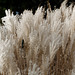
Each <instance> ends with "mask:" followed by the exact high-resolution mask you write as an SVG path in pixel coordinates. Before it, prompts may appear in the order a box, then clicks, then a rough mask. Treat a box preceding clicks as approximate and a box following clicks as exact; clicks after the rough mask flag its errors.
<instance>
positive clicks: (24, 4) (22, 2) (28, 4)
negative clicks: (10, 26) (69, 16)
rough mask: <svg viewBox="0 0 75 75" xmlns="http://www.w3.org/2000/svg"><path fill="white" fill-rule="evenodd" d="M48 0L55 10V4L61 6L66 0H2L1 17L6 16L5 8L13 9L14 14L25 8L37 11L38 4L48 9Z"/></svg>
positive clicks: (70, 1)
mask: <svg viewBox="0 0 75 75" xmlns="http://www.w3.org/2000/svg"><path fill="white" fill-rule="evenodd" d="M47 1H48V2H50V4H51V9H52V10H54V6H56V8H59V7H60V5H61V3H62V2H63V1H64V0H0V18H1V17H3V16H5V10H6V9H11V10H12V11H13V12H14V14H16V12H17V11H18V12H19V14H20V13H22V12H23V11H24V10H25V9H28V10H31V9H32V10H33V13H35V11H36V9H37V8H38V6H43V7H45V8H46V9H47ZM74 1H75V0H68V3H67V4H68V5H70V4H71V3H72V2H74Z"/></svg>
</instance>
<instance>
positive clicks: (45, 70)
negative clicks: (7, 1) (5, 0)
mask: <svg viewBox="0 0 75 75" xmlns="http://www.w3.org/2000/svg"><path fill="white" fill-rule="evenodd" d="M5 13H6V16H5V17H3V18H2V23H3V26H0V75H74V74H75V73H74V71H75V58H74V57H75V55H74V53H75V6H74V7H73V6H72V5H70V6H69V7H66V1H64V2H63V3H62V5H61V7H60V9H55V10H53V11H49V10H47V18H46V19H44V18H43V17H44V9H43V8H42V7H41V8H38V9H37V11H36V13H35V15H33V13H32V11H29V10H25V11H24V12H23V13H22V14H21V15H19V16H18V17H17V15H14V14H13V12H10V10H6V11H5Z"/></svg>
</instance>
